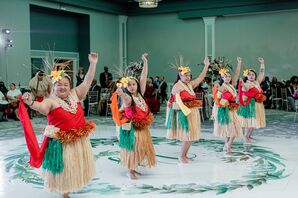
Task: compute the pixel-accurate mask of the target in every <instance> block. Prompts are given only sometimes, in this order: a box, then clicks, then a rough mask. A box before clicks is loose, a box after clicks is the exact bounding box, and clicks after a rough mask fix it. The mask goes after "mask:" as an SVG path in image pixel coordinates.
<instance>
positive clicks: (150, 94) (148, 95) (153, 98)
mask: <svg viewBox="0 0 298 198" xmlns="http://www.w3.org/2000/svg"><path fill="white" fill-rule="evenodd" d="M144 98H145V101H146V103H147V104H148V106H149V109H150V111H151V112H152V113H157V112H159V108H160V102H159V95H158V93H157V89H155V87H154V85H153V83H152V79H151V78H148V80H147V84H146V91H145V93H144Z"/></svg>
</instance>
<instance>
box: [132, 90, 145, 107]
mask: <svg viewBox="0 0 298 198" xmlns="http://www.w3.org/2000/svg"><path fill="white" fill-rule="evenodd" d="M132 98H133V100H134V102H135V103H136V105H137V106H138V107H140V109H142V110H143V111H147V104H146V102H145V100H144V99H143V98H142V96H140V94H138V96H134V95H132Z"/></svg>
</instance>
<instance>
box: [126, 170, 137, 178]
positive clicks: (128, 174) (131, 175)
mask: <svg viewBox="0 0 298 198" xmlns="http://www.w3.org/2000/svg"><path fill="white" fill-rule="evenodd" d="M127 177H128V179H132V180H135V179H138V177H137V174H136V173H135V171H134V170H131V171H128V173H127Z"/></svg>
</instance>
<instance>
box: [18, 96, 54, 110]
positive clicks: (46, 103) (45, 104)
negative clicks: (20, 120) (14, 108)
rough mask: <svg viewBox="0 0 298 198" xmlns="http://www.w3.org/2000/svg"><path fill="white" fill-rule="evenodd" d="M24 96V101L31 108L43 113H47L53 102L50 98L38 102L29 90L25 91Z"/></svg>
mask: <svg viewBox="0 0 298 198" xmlns="http://www.w3.org/2000/svg"><path fill="white" fill-rule="evenodd" d="M22 98H23V100H24V103H25V104H27V105H28V106H29V107H30V108H31V109H34V110H35V111H38V112H39V113H41V114H43V115H47V114H48V113H49V112H50V110H51V106H52V103H51V102H50V100H49V99H44V100H43V101H42V102H36V101H34V100H33V99H32V96H31V94H30V93H28V92H26V93H24V94H23V96H22Z"/></svg>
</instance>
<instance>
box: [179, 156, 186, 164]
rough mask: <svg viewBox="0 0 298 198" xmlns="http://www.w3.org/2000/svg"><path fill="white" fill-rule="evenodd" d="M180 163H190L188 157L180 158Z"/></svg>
mask: <svg viewBox="0 0 298 198" xmlns="http://www.w3.org/2000/svg"><path fill="white" fill-rule="evenodd" d="M179 161H180V162H181V163H182V164H187V163H188V160H187V157H179Z"/></svg>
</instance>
